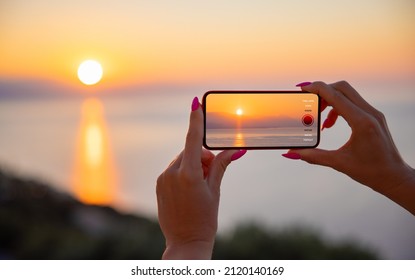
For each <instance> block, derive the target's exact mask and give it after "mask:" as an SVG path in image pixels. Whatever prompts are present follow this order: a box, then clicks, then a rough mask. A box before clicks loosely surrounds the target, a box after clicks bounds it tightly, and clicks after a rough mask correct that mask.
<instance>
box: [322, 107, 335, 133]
mask: <svg viewBox="0 0 415 280" xmlns="http://www.w3.org/2000/svg"><path fill="white" fill-rule="evenodd" d="M338 116H339V114H337V112H336V109H331V110H330V112H329V114H328V115H327V118H326V120H325V121H324V122H323V125H322V126H321V130H323V129H325V128H330V127H332V126H333V125H334V124H335V123H336V121H337V118H338Z"/></svg>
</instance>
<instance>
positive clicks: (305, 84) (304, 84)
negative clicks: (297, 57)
mask: <svg viewBox="0 0 415 280" xmlns="http://www.w3.org/2000/svg"><path fill="white" fill-rule="evenodd" d="M311 84H312V83H311V82H302V83H299V84H297V85H295V86H296V87H305V86H308V85H311Z"/></svg>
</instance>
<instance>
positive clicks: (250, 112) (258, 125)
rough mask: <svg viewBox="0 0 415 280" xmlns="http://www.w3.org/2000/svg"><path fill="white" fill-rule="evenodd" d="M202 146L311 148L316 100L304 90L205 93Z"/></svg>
mask: <svg viewBox="0 0 415 280" xmlns="http://www.w3.org/2000/svg"><path fill="white" fill-rule="evenodd" d="M203 114H204V117H205V119H204V122H205V123H204V125H205V129H204V138H203V145H204V147H205V148H207V149H210V150H226V149H289V148H315V147H317V145H318V144H319V141H320V98H319V96H318V95H317V94H314V93H309V92H304V91H208V92H206V93H205V94H204V96H203Z"/></svg>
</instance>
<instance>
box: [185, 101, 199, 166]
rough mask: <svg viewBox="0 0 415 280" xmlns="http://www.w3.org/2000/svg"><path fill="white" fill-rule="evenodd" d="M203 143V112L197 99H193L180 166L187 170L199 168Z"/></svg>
mask: <svg viewBox="0 0 415 280" xmlns="http://www.w3.org/2000/svg"><path fill="white" fill-rule="evenodd" d="M202 142H203V112H202V109H201V107H200V103H199V100H198V99H197V97H195V98H194V99H193V103H192V112H191V113H190V121H189V130H188V132H187V136H186V144H185V147H184V151H183V160H182V165H185V166H186V167H189V168H199V167H200V164H201V162H200V159H201V157H202Z"/></svg>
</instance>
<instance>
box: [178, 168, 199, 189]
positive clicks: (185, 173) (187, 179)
mask: <svg viewBox="0 0 415 280" xmlns="http://www.w3.org/2000/svg"><path fill="white" fill-rule="evenodd" d="M195 175H196V174H195V172H194V171H192V170H189V169H188V168H181V169H180V171H179V174H178V177H179V181H180V182H183V183H184V184H185V185H194V184H195V183H196V182H197V178H196V176H195Z"/></svg>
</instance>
